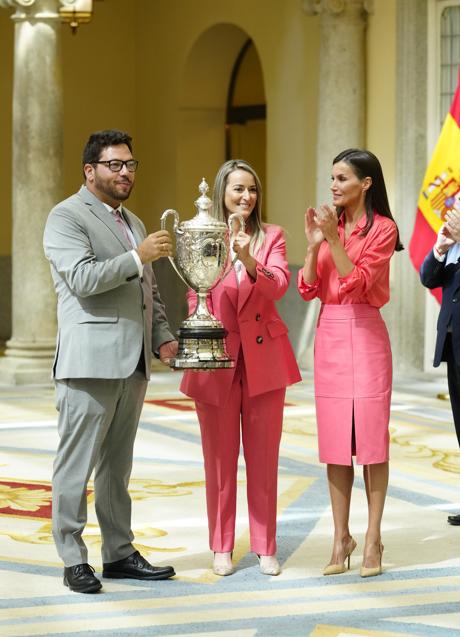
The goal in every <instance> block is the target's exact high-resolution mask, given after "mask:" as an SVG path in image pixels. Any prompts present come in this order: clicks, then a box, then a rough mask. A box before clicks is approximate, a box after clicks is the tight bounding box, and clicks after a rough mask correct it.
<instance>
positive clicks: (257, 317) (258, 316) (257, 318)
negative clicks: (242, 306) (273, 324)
mask: <svg viewBox="0 0 460 637" xmlns="http://www.w3.org/2000/svg"><path fill="white" fill-rule="evenodd" d="M261 318H262V317H261V316H260V314H259V313H257V314H256V321H260V319H261Z"/></svg>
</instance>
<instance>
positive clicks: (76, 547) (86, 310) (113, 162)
mask: <svg viewBox="0 0 460 637" xmlns="http://www.w3.org/2000/svg"><path fill="white" fill-rule="evenodd" d="M137 165H138V161H137V160H136V159H134V158H133V155H132V146H131V137H130V136H129V135H127V134H126V133H123V132H121V131H117V130H105V131H100V132H97V133H94V134H92V135H91V136H90V138H89V140H88V142H87V144H86V146H85V149H84V151H83V174H84V178H85V185H84V186H82V187H81V188H80V190H79V192H78V193H76V194H74V195H72V196H71V197H69V198H68V199H66V200H65V201H62V202H61V203H59V204H57V206H55V208H53V210H52V211H51V213H50V215H49V217H48V220H47V222H46V227H45V235H44V249H45V255H46V257H47V258H48V260H49V262H50V266H51V274H52V277H53V281H54V286H55V289H56V294H57V301H58V307H57V311H58V336H57V348H56V357H55V361H54V365H53V376H54V378H55V383H56V405H57V409H58V411H59V420H58V432H59V437H60V441H59V446H58V450H57V455H56V459H55V462H54V473H53V536H54V541H55V543H56V547H57V550H58V553H59V556H60V557H61V559H62V560H63V562H64V584H65V585H66V586H68V587H69V588H70V589H71V590H73V591H76V592H79V593H94V592H96V591H98V590H99V589H100V588H101V582H100V581H99V579H98V578H97V577H96V576H95V575H94V569H93V568H92V567H91V566H90V565H89V564H88V551H87V548H86V545H85V543H84V541H83V537H82V534H83V530H84V528H85V525H86V520H87V500H86V494H87V484H88V480H89V478H90V476H91V473H92V471H93V469H95V474H94V491H95V505H96V514H97V518H98V522H99V526H100V529H101V534H102V541H103V543H102V561H103V572H102V575H103V577H108V578H117V579H118V578H132V579H148V580H150V579H167V578H169V577H172V576H173V575H174V569H173V568H172V566H160V567H156V566H152V565H151V564H149V562H147V560H146V559H145V558H144V557H143V556H142V555H140V553H139V552H138V551H136V549H135V548H134V546H133V544H132V541H133V539H134V535H133V533H132V530H131V498H130V496H129V493H128V483H129V477H130V474H131V467H132V461H133V445H134V439H135V436H136V431H137V425H138V422H139V417H140V414H141V409H142V405H143V401H144V396H145V392H146V389H147V382H148V379H149V378H150V363H151V356H152V352H157V353H158V356H159V357H160V359H161V360H162V361H163V362H164V363H168V362H169V359H170V358H172V357H174V356H175V354H176V352H177V342H176V341H175V339H174V336H173V335H172V334H171V330H170V329H169V325H168V322H167V319H166V315H165V309H164V306H163V303H162V301H161V298H160V295H159V293H158V288H157V285H156V281H155V276H154V274H153V270H152V261H155V260H157V259H159V258H160V257H164V256H168V255H169V254H171V250H172V243H171V238H170V236H169V234H168V232H167V231H165V230H160V231H158V232H154V233H152V234H149V235H147V233H146V231H145V227H144V224H143V223H142V221H141V220H140V219H139V218H138V217H136V216H135V215H134V214H133V213H132V212H130V211H129V210H128V209H127V208H125V207H124V205H123V202H124V201H125V200H126V199H128V197H129V195H130V192H131V190H132V188H133V185H134V179H135V174H136V169H137Z"/></svg>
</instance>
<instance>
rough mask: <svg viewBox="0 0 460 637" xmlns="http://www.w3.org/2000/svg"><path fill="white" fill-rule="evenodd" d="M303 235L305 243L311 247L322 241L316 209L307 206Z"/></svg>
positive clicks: (322, 235)
mask: <svg viewBox="0 0 460 637" xmlns="http://www.w3.org/2000/svg"><path fill="white" fill-rule="evenodd" d="M305 237H306V238H307V244H308V245H309V246H310V247H311V248H313V247H315V246H319V244H320V243H322V242H323V241H324V234H323V232H322V231H321V228H320V227H319V225H318V221H317V215H316V210H315V209H314V208H307V212H306V213H305Z"/></svg>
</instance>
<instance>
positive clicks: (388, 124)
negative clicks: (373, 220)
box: [366, 0, 398, 217]
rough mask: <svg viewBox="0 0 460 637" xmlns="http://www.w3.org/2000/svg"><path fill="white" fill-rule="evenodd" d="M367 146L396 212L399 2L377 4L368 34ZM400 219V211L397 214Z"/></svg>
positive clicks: (379, 0)
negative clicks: (397, 31) (381, 171)
mask: <svg viewBox="0 0 460 637" xmlns="http://www.w3.org/2000/svg"><path fill="white" fill-rule="evenodd" d="M366 83H367V113H366V121H367V126H366V146H367V147H368V148H369V150H372V152H374V153H375V154H376V155H377V156H378V158H379V159H380V162H381V164H382V168H383V173H384V176H385V182H386V185H387V189H388V197H389V199H390V206H391V209H392V210H393V211H394V194H395V178H396V175H395V153H396V1H395V0H374V13H373V14H372V15H370V16H369V26H368V31H367V77H366ZM394 212H395V216H396V217H397V215H398V211H397V210H396V211H394Z"/></svg>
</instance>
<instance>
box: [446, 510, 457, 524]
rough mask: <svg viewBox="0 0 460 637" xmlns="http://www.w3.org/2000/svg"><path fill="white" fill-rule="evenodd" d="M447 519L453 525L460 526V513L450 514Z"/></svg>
mask: <svg viewBox="0 0 460 637" xmlns="http://www.w3.org/2000/svg"><path fill="white" fill-rule="evenodd" d="M447 521H448V522H449V524H452V525H453V526H460V513H459V514H457V515H448V516H447Z"/></svg>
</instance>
